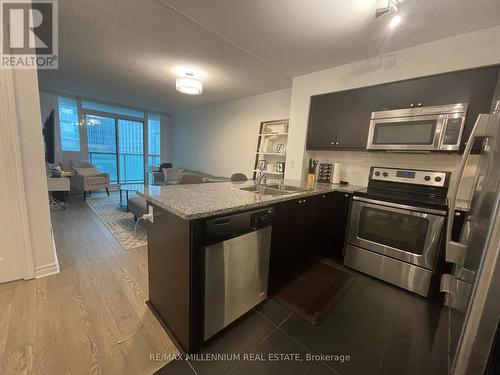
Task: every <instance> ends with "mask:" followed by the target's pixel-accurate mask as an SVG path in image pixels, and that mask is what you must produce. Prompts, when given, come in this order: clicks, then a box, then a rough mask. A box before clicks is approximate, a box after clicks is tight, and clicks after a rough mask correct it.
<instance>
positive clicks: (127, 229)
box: [85, 197, 148, 250]
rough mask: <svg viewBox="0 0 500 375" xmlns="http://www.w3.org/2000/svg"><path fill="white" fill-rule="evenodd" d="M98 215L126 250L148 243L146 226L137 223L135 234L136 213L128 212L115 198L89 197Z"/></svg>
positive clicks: (91, 205) (89, 202)
mask: <svg viewBox="0 0 500 375" xmlns="http://www.w3.org/2000/svg"><path fill="white" fill-rule="evenodd" d="M85 202H86V203H87V205H88V206H89V207H90V208H91V210H92V211H94V213H95V214H96V215H97V217H98V218H99V219H100V220H101V221H102V222H103V223H104V225H106V227H107V228H108V229H109V231H110V232H111V234H112V235H113V236H114V237H115V238H116V239H117V240H118V242H119V243H120V245H122V247H123V248H124V249H126V250H130V249H134V248H136V247H140V246H144V245H147V241H148V238H147V231H146V226H145V225H144V223H143V222H142V221H141V222H139V224H137V230H136V235H135V236H134V225H135V221H134V215H132V213H130V212H126V211H125V210H124V209H123V208H121V207H120V205H119V204H118V202H117V201H116V200H115V199H113V198H107V197H106V198H96V199H94V198H87V200H86V201H85Z"/></svg>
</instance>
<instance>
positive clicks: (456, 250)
mask: <svg viewBox="0 0 500 375" xmlns="http://www.w3.org/2000/svg"><path fill="white" fill-rule="evenodd" d="M487 116H488V115H486V114H480V115H479V116H478V118H477V120H476V123H475V124H474V128H473V129H472V131H471V133H470V136H469V140H468V141H467V144H466V146H465V150H464V153H463V155H462V159H461V160H460V165H459V167H458V169H457V175H456V176H455V183H454V184H453V186H452V187H451V190H450V194H449V198H450V199H449V205H448V219H447V224H446V252H445V260H446V262H450V263H455V264H460V265H463V262H464V259H465V251H466V248H467V246H466V245H464V244H462V243H460V242H455V241H453V240H452V239H451V234H452V231H453V219H454V217H455V204H456V201H457V195H458V189H459V188H460V183H461V181H462V177H463V174H464V170H465V165H466V164H467V160H469V156H470V154H471V151H472V146H473V145H474V138H475V137H476V136H477V132H478V131H479V128H480V123H482V120H483V118H485V119H487Z"/></svg>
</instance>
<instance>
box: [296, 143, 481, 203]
mask: <svg viewBox="0 0 500 375" xmlns="http://www.w3.org/2000/svg"><path fill="white" fill-rule="evenodd" d="M306 156H307V158H312V159H315V160H319V162H320V163H326V162H328V163H334V162H340V164H341V180H343V181H348V182H349V183H350V184H354V185H362V186H366V185H367V184H368V173H369V171H370V167H372V166H377V167H394V168H408V169H426V170H435V171H449V172H452V173H451V184H454V183H455V171H456V169H457V167H458V165H459V163H460V159H461V155H457V154H417V153H415V154H403V153H385V152H367V151H308V152H307V153H306ZM477 160H478V157H477V155H472V156H471V157H470V158H469V161H468V163H467V167H466V169H465V172H464V178H463V181H462V183H461V185H460V190H459V199H464V200H467V201H469V200H470V197H471V193H472V185H473V179H474V175H475V170H476V165H477ZM450 186H451V185H450Z"/></svg>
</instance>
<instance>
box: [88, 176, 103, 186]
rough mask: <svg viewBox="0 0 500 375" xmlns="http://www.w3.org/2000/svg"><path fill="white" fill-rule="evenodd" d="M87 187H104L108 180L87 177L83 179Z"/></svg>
mask: <svg viewBox="0 0 500 375" xmlns="http://www.w3.org/2000/svg"><path fill="white" fill-rule="evenodd" d="M85 182H86V183H87V186H96V185H104V184H107V183H108V179H107V178H106V177H102V176H93V177H87V178H86V179H85Z"/></svg>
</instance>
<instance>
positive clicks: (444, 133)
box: [366, 103, 468, 151]
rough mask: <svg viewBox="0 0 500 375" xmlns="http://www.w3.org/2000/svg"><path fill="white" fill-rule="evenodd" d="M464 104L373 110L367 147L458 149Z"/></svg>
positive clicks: (425, 149)
mask: <svg viewBox="0 0 500 375" xmlns="http://www.w3.org/2000/svg"><path fill="white" fill-rule="evenodd" d="M467 107H468V104H467V103H458V104H449V105H442V106H433V107H416V108H407V109H395V110H390V111H380V112H372V116H371V120H370V130H369V132H368V142H367V144H366V148H367V149H368V150H387V151H397V150H401V151H457V150H458V149H459V148H460V140H461V138H462V132H463V129H464V123H465V115H466V113H467Z"/></svg>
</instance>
